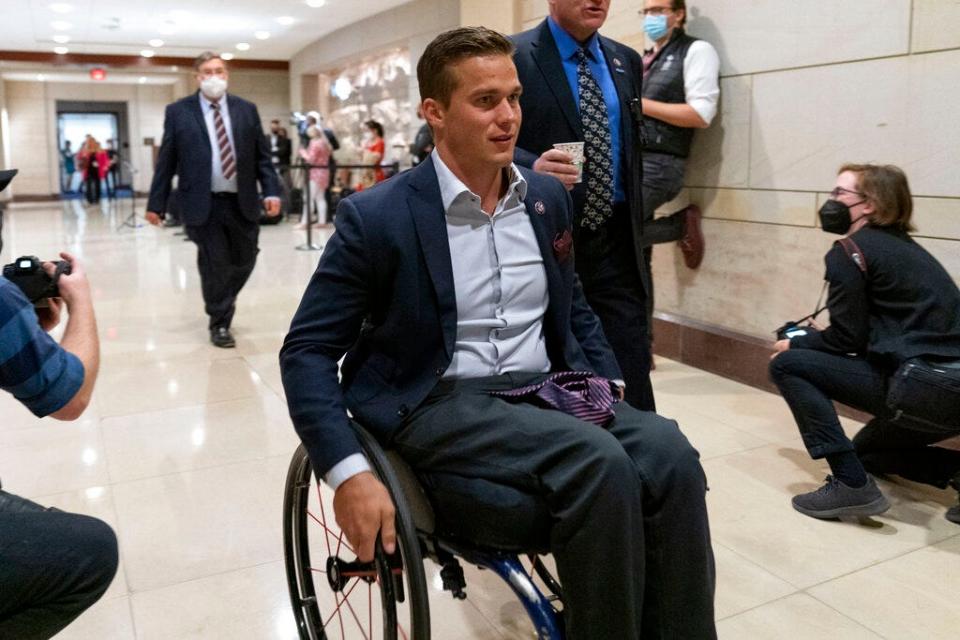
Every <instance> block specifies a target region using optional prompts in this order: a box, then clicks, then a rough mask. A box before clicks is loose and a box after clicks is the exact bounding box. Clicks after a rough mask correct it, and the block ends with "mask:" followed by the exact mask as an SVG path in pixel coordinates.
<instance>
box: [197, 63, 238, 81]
mask: <svg viewBox="0 0 960 640" xmlns="http://www.w3.org/2000/svg"><path fill="white" fill-rule="evenodd" d="M213 76H217V77H218V78H223V79H224V80H227V79H229V77H230V74H229V73H227V66H226V65H225V64H223V60H221V59H220V58H211V59H210V60H207V61H206V62H204V63H203V64H201V65H200V66H199V67H198V68H197V74H196V77H197V86H200V83H201V82H203V81H204V80H205V79H206V78H210V77H213Z"/></svg>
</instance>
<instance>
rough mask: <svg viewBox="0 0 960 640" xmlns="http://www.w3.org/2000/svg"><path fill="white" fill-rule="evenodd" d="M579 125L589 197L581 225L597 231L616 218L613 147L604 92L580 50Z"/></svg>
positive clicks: (584, 53)
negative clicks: (614, 214)
mask: <svg viewBox="0 0 960 640" xmlns="http://www.w3.org/2000/svg"><path fill="white" fill-rule="evenodd" d="M577 84H578V85H579V89H580V124H581V126H582V127H583V141H584V145H583V157H584V166H583V174H584V175H583V177H584V180H586V182H587V195H586V199H585V200H584V204H583V216H582V217H581V218H580V226H582V227H589V228H590V229H592V230H596V229H597V228H598V227H599V226H600V225H602V224H603V223H604V222H606V221H607V220H609V219H610V216H612V215H613V144H612V142H611V140H610V120H609V118H608V117H607V104H606V103H605V102H604V101H603V92H602V91H600V85H598V84H597V81H596V79H595V78H594V77H593V74H592V73H590V68H589V67H588V66H587V54H586V52H585V51H584V50H583V49H578V50H577Z"/></svg>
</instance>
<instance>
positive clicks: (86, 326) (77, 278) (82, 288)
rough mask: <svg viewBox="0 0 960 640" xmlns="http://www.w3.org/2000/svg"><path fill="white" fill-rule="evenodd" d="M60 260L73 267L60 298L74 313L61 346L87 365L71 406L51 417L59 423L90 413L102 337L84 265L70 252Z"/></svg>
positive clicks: (63, 279) (64, 277) (61, 284)
mask: <svg viewBox="0 0 960 640" xmlns="http://www.w3.org/2000/svg"><path fill="white" fill-rule="evenodd" d="M60 257H61V258H63V259H64V260H66V261H68V262H70V264H71V273H70V274H69V275H62V276H60V280H59V283H58V286H59V289H60V295H61V297H62V298H63V300H64V303H65V304H66V306H67V311H68V312H69V314H70V317H69V318H68V320H67V327H66V329H65V330H64V332H63V339H62V340H61V341H60V346H61V347H63V349H64V350H65V351H67V352H69V353H72V354H73V355H75V356H76V357H77V358H79V360H80V362H81V364H83V384H82V385H81V386H80V389H79V390H78V391H77V392H76V393H75V394H74V395H73V397H72V398H70V401H69V402H67V404H65V405H64V406H63V407H61V408H60V409H59V410H57V411H55V412H53V413H51V414H50V416H51V417H53V418H56V419H57V420H76V419H77V418H79V417H80V415H81V414H82V413H83V412H84V410H86V408H87V406H88V405H89V404H90V397H91V396H92V395H93V387H94V385H95V384H96V381H97V373H98V372H99V371H100V338H99V337H98V335H97V320H96V317H95V315H94V312H93V301H92V300H91V296H90V284H89V282H87V276H86V273H85V272H84V270H83V266H82V265H81V264H80V263H79V262H78V261H77V260H76V259H75V258H74V257H73V256H71V255H70V254H68V253H61V254H60Z"/></svg>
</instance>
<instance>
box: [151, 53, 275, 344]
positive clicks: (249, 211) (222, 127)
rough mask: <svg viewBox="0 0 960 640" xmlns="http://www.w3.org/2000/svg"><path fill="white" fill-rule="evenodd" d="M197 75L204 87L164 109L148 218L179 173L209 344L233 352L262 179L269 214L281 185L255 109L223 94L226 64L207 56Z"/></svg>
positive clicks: (159, 209)
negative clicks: (235, 322)
mask: <svg viewBox="0 0 960 640" xmlns="http://www.w3.org/2000/svg"><path fill="white" fill-rule="evenodd" d="M194 70H195V71H196V79H197V84H198V86H199V89H200V90H199V91H198V92H197V93H194V94H193V95H190V96H188V97H186V98H183V99H182V100H178V101H177V102H174V103H173V104H170V105H167V112H166V115H165V118H164V122H163V141H162V142H161V144H160V153H159V154H158V155H157V166H156V168H155V170H154V174H153V184H152V185H151V186H150V199H149V201H148V202H147V215H146V217H147V220H148V221H149V222H150V224H154V225H158V224H160V221H161V220H162V218H163V214H164V212H165V211H166V203H167V197H168V195H169V194H170V182H171V180H172V179H173V176H174V175H176V176H178V183H177V189H178V197H179V204H180V207H181V210H182V215H183V224H184V226H185V227H186V232H187V237H188V238H190V240H192V241H193V242H194V243H196V245H197V265H198V267H199V269H200V283H201V286H202V289H203V302H204V306H205V308H206V312H207V315H208V316H209V317H210V322H209V328H210V341H211V342H212V343H213V344H214V345H215V346H217V347H222V348H229V347H233V346H235V345H236V343H235V342H234V339H233V335H232V334H231V333H230V323H231V322H232V320H233V313H234V311H235V309H236V300H237V295H238V294H239V293H240V289H242V288H243V285H244V283H246V281H247V278H249V277H250V274H251V273H252V272H253V266H254V264H255V263H256V259H257V252H258V251H259V249H258V248H257V238H258V236H259V233H260V227H259V225H258V224H257V220H258V219H259V218H260V196H259V194H258V193H257V182H259V183H260V187H261V189H262V190H263V195H264V196H265V198H264V203H263V204H264V208H265V209H266V212H267V215H268V216H277V215H279V214H280V197H279V196H280V183H279V181H278V179H277V172H276V170H275V169H274V168H273V164H272V163H271V161H270V150H269V148H268V147H267V142H266V138H265V137H264V135H263V126H262V125H261V123H260V114H259V113H257V107H256V105H254V104H253V103H251V102H247V101H246V100H244V99H243V98H239V97H237V96H235V95H227V93H226V91H227V80H228V78H229V74H228V72H227V68H226V65H225V64H224V62H223V60H222V59H221V58H220V57H219V56H218V55H216V54H214V53H212V52H209V51H207V52H205V53H203V54H201V55H200V56H199V57H198V58H197V60H196V62H195V63H194Z"/></svg>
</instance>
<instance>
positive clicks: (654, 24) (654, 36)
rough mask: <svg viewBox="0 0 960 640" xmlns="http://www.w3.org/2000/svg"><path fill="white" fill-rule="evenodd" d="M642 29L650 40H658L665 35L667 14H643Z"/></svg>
mask: <svg viewBox="0 0 960 640" xmlns="http://www.w3.org/2000/svg"><path fill="white" fill-rule="evenodd" d="M643 30H644V31H645V32H646V34H647V35H648V36H650V39H651V40H654V41H656V40H659V39H660V38H662V37H663V36H665V35H667V16H665V15H659V16H644V17H643Z"/></svg>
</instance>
